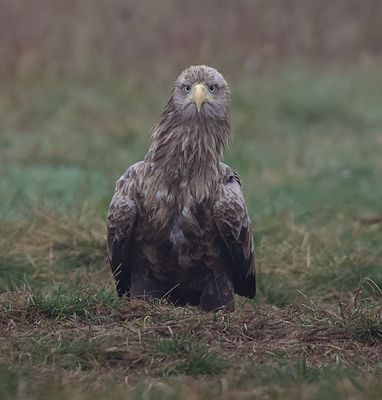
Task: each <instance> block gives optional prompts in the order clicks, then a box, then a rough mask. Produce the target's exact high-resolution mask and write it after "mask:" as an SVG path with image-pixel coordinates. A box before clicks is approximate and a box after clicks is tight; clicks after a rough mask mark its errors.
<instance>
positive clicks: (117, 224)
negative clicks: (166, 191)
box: [107, 163, 140, 296]
mask: <svg viewBox="0 0 382 400" xmlns="http://www.w3.org/2000/svg"><path fill="white" fill-rule="evenodd" d="M139 164H140V163H136V164H134V165H132V166H131V167H130V168H129V169H128V170H127V171H126V172H125V174H124V175H122V176H121V178H120V179H119V180H118V181H117V185H116V188H115V192H114V196H113V198H112V200H111V204H110V207H109V212H108V216H107V251H108V258H109V264H110V267H111V270H112V272H113V275H114V279H115V282H116V287H117V292H118V295H119V296H129V293H130V277H131V265H130V263H129V251H130V248H131V243H132V237H133V234H134V227H135V222H136V219H137V214H138V211H137V205H136V203H135V201H134V196H133V192H134V189H135V176H136V170H137V167H138V166H139Z"/></svg>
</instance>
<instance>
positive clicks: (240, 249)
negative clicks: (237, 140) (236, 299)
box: [213, 164, 256, 298]
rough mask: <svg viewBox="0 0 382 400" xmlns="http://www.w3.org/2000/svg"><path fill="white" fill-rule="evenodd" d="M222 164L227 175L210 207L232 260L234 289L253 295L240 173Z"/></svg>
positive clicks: (252, 260) (249, 234)
mask: <svg viewBox="0 0 382 400" xmlns="http://www.w3.org/2000/svg"><path fill="white" fill-rule="evenodd" d="M222 165H224V164H222ZM225 167H226V176H225V179H224V181H223V185H222V187H221V190H220V193H219V196H218V199H217V201H216V203H215V205H214V208H213V213H214V218H215V224H216V226H217V229H218V231H219V233H220V236H221V238H222V239H223V242H224V243H225V245H226V247H227V250H228V252H229V254H230V256H231V258H232V261H233V268H232V279H233V285H234V290H235V293H237V294H239V295H241V296H246V297H249V298H253V297H254V296H255V294H256V275H255V257H254V244H253V237H252V231H251V223H250V220H249V217H248V212H247V208H246V205H245V201H244V197H243V195H242V192H241V187H240V178H239V175H238V174H237V173H236V172H234V171H233V170H231V169H230V168H229V167H227V166H225Z"/></svg>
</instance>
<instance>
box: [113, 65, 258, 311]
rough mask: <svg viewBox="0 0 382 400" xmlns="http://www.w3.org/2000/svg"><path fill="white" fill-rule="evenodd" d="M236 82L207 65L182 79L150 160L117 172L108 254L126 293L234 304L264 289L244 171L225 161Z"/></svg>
mask: <svg viewBox="0 0 382 400" xmlns="http://www.w3.org/2000/svg"><path fill="white" fill-rule="evenodd" d="M229 103H230V89H229V86H228V84H227V82H226V80H225V79H224V77H223V76H222V75H221V74H220V73H219V72H218V71H217V70H216V69H214V68H212V67H209V66H206V65H197V66H190V67H188V68H187V69H186V70H184V71H183V72H182V73H181V74H180V76H179V77H178V79H177V80H176V82H175V84H174V87H173V89H172V92H171V96H170V100H169V101H168V102H167V105H166V106H165V109H164V111H163V113H162V115H161V116H160V118H159V121H158V122H157V124H156V125H155V126H154V127H153V129H152V142H151V145H150V148H149V151H148V153H147V154H146V156H145V158H144V160H143V161H139V162H137V163H135V164H133V165H131V166H130V167H129V168H128V169H127V170H126V172H125V173H124V174H123V175H122V176H121V178H120V179H119V180H118V181H117V184H116V188H115V193H114V196H113V198H112V200H111V204H110V208H109V212H108V216H107V247H108V258H109V263H110V266H111V270H112V273H113V275H114V278H115V282H116V289H117V293H118V295H119V296H120V297H123V296H127V297H132V298H136V297H143V298H146V299H167V301H169V302H170V303H173V304H176V305H187V304H189V305H194V306H198V307H199V308H200V309H201V310H204V311H214V310H219V309H225V310H228V311H233V310H234V293H237V294H238V295H240V296H245V297H248V298H253V297H254V296H255V293H256V277H255V259H254V244H253V237H252V231H251V224H250V220H249V217H248V211H247V208H246V204H245V201H244V198H243V194H242V192H241V183H240V178H239V175H238V174H237V173H236V172H235V171H234V170H233V169H232V168H230V167H229V166H228V165H226V164H224V163H223V162H221V160H222V153H223V150H224V149H225V147H226V145H227V144H228V143H229V141H230V138H231V124H230V116H229Z"/></svg>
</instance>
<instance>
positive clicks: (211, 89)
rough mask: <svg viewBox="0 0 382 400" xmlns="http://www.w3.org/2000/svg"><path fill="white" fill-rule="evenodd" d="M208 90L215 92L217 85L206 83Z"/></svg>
mask: <svg viewBox="0 0 382 400" xmlns="http://www.w3.org/2000/svg"><path fill="white" fill-rule="evenodd" d="M208 90H209V91H210V92H211V93H215V92H216V91H217V90H218V87H217V86H216V85H208Z"/></svg>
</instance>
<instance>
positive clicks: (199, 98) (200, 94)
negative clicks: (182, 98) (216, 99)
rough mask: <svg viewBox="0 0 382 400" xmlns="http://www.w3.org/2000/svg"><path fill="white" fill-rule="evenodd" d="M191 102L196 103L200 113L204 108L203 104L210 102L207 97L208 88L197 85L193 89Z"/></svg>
mask: <svg viewBox="0 0 382 400" xmlns="http://www.w3.org/2000/svg"><path fill="white" fill-rule="evenodd" d="M190 100H192V101H194V102H195V104H196V109H197V110H198V112H199V113H200V110H201V108H202V104H203V103H204V102H205V101H207V100H208V97H207V95H206V88H205V86H204V85H202V84H201V83H197V84H196V85H195V86H194V87H193V89H192V93H191V96H190Z"/></svg>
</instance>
